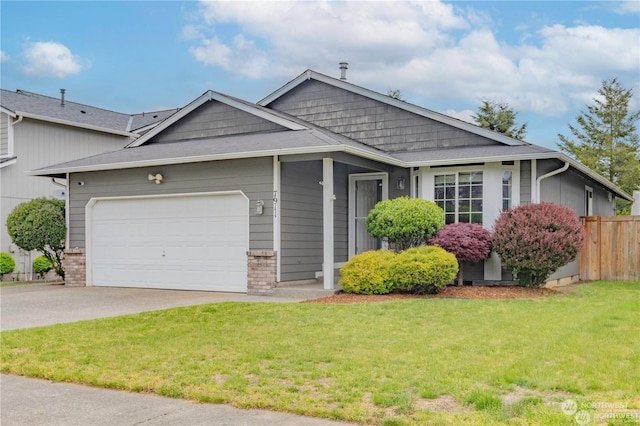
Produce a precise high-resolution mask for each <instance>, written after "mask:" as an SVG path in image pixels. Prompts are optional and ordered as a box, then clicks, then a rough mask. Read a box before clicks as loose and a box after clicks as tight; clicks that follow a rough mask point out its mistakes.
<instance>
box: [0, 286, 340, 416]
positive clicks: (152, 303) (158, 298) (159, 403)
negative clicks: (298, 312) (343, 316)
mask: <svg viewBox="0 0 640 426" xmlns="http://www.w3.org/2000/svg"><path fill="white" fill-rule="evenodd" d="M301 300H303V299H300V298H289V297H265V296H248V295H246V294H240V293H213V292H200V291H173V290H147V289H135V288H105V287H76V288H71V287H64V286H61V285H40V284H37V285H28V286H17V287H2V288H0V311H1V312H0V330H2V331H5V330H13V329H19V328H28V327H37V326H45V325H51V324H58V323H66V322H75V321H81V320H88V319H94V318H104V317H113V316H119V315H125V314H133V313H138V312H145V311H154V310H160V309H168V308H173V307H179V306H191V305H201V304H205V303H218V302H226V301H237V302H267V303H269V302H280V303H282V302H299V301H301ZM0 424H1V425H2V426H22V425H24V426H27V425H28V426H35V425H47V426H57V425H61V426H62V425H64V426H72V425H82V426H88V425H91V426H101V425H105V426H133V425H181V426H182V425H185V426H192V425H193V426H195V425H216V426H218V425H220V426H222V425H229V426H235V425H238V426H262V425H264V426H267V425H268V426H271V425H283V426H289V425H291V426H293V425H296V426H297V425H300V426H332V425H333V426H335V425H346V424H347V423H337V422H332V421H329V420H322V419H315V418H309V417H302V416H295V415H291V414H284V413H277V412H273V411H267V410H241V409H237V408H232V407H229V406H226V405H214V404H196V403H193V402H190V401H185V400H179V399H171V398H164V397H161V396H156V395H150V394H138V393H129V392H122V391H114V390H108V389H100V388H92V387H88V386H82V385H75V384H69V383H52V382H50V381H46V380H37V379H30V378H25V377H18V376H11V375H0Z"/></svg>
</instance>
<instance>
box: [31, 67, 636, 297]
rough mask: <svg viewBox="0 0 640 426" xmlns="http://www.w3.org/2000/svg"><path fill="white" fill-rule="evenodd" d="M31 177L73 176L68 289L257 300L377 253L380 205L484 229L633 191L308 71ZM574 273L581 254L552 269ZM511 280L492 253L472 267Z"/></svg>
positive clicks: (189, 110)
mask: <svg viewBox="0 0 640 426" xmlns="http://www.w3.org/2000/svg"><path fill="white" fill-rule="evenodd" d="M31 174H33V175H36V176H49V177H56V178H64V179H66V182H67V186H68V191H67V193H68V202H67V213H68V214H67V218H68V219H67V220H68V229H69V231H68V232H69V235H68V239H67V245H68V250H67V262H68V264H67V265H68V271H67V274H69V277H68V283H70V284H76V285H83V284H85V283H86V285H94V286H131V287H150V288H171V289H193V290H213V291H234V292H247V291H248V292H250V293H258V294H269V293H270V292H271V289H272V288H273V287H274V286H276V285H278V283H282V282H288V281H299V280H309V279H317V278H320V277H322V278H323V280H324V287H325V288H326V289H331V288H333V287H334V274H335V270H336V269H337V268H338V267H339V266H340V265H342V264H343V263H344V262H346V261H347V260H348V259H349V258H350V257H351V256H353V255H354V254H356V253H360V252H362V251H365V250H370V249H375V248H378V247H380V242H379V241H377V240H376V239H373V238H371V237H369V236H368V235H367V232H366V229H365V224H364V220H365V218H366V216H367V213H368V212H369V210H370V209H371V208H372V207H373V205H374V204H375V203H376V202H378V201H380V200H383V199H387V198H394V197H398V196H410V197H421V198H424V199H427V200H433V201H435V202H436V203H438V204H439V205H440V206H442V207H443V208H444V210H445V215H446V220H447V222H449V223H450V222H456V221H465V222H478V223H482V224H483V225H484V227H485V228H487V229H491V228H492V226H493V223H494V221H495V219H496V218H497V216H498V215H499V213H500V211H501V210H502V209H505V208H508V207H511V206H516V205H520V204H526V203H535V202H539V201H549V202H555V203H560V204H564V205H567V206H570V207H571V208H573V209H574V210H575V211H576V212H577V213H578V214H579V215H613V214H614V204H613V202H614V198H615V197H622V198H624V199H627V200H631V199H632V198H631V196H630V195H629V194H626V193H625V192H623V191H622V190H621V189H619V188H617V187H616V186H615V185H613V184H612V183H611V182H609V181H608V180H606V179H605V178H603V177H602V176H600V175H598V174H596V173H595V172H593V171H592V170H590V169H588V168H587V167H585V166H584V165H582V164H580V163H578V162H576V161H575V160H573V159H570V158H568V157H566V156H565V155H564V154H561V153H559V152H557V151H554V150H551V149H547V148H543V147H540V146H536V145H533V144H530V143H527V142H523V141H520V140H516V139H512V138H510V137H507V136H505V135H503V134H500V133H496V132H493V131H490V130H487V129H483V128H480V127H478V126H475V125H473V124H469V123H466V122H464V121H460V120H457V119H454V118H451V117H448V116H446V115H442V114H439V113H436V112H434V111H430V110H428V109H425V108H422V107H419V106H416V105H412V104H410V103H407V102H404V101H402V100H398V99H394V98H391V97H389V96H386V95H383V94H380V93H376V92H373V91H371V90H368V89H365V88H363V87H360V86H357V85H353V84H351V83H348V82H347V81H345V80H343V79H335V78H331V77H328V76H326V75H323V74H320V73H317V72H314V71H311V70H308V71H305V72H304V73H302V74H301V75H300V76H298V77H297V78H295V79H294V80H292V81H290V82H289V83H287V84H285V85H284V86H283V87H281V88H280V89H278V90H277V91H275V92H273V93H272V94H271V95H269V96H267V97H266V98H264V99H263V100H261V101H260V102H258V103H257V104H254V103H249V102H245V101H243V100H240V99H237V98H234V97H231V96H226V95H223V94H221V93H217V92H213V91H207V92H205V93H204V94H203V95H202V96H200V97H199V98H197V99H196V100H194V101H193V102H191V103H190V104H189V105H187V106H186V107H184V108H182V109H181V110H179V111H178V112H176V113H175V114H173V115H172V116H170V117H169V118H167V119H166V120H164V121H163V122H162V123H160V124H159V125H157V126H156V127H154V128H153V129H151V130H150V131H148V132H147V133H145V134H144V135H143V136H141V137H139V138H138V139H136V140H135V141H134V142H132V143H131V144H130V145H129V146H127V147H126V148H124V149H120V150H117V151H114V152H110V153H106V154H100V155H95V156H92V157H88V158H84V159H80V160H75V161H70V162H67V163H63V164H58V165H54V166H50V167H45V168H41V169H38V170H35V171H32V172H31ZM85 265H86V268H85ZM85 274H86V275H85ZM577 275H578V266H577V264H576V262H574V263H572V264H570V265H567V266H566V267H564V268H562V269H561V270H560V271H558V272H557V273H556V274H555V275H554V276H553V278H554V279H562V280H573V279H575V278H576V277H577ZM508 276H509V272H508V271H504V270H503V269H502V268H501V265H500V260H499V258H498V257H497V256H495V255H494V256H493V257H492V258H490V259H489V260H487V261H486V262H485V263H484V265H482V264H480V265H477V267H476V268H475V269H474V270H473V271H467V270H465V278H467V279H469V280H479V281H480V280H482V281H483V280H490V281H496V280H498V281H499V280H503V279H505V277H508Z"/></svg>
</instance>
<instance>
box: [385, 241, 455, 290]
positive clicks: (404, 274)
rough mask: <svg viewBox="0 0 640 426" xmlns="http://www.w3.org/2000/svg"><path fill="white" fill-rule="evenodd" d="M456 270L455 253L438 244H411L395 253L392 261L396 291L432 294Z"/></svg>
mask: <svg viewBox="0 0 640 426" xmlns="http://www.w3.org/2000/svg"><path fill="white" fill-rule="evenodd" d="M457 274H458V261H457V260H456V257H455V256H454V255H453V254H452V253H449V252H448V251H446V250H445V249H443V248H440V247H437V246H422V247H414V248H410V249H408V250H405V251H403V252H401V253H400V254H398V255H397V256H396V257H395V258H394V259H393V262H392V264H391V281H392V282H393V286H394V287H393V290H395V291H397V292H407V293H417V294H425V293H426V294H433V293H437V292H438V291H440V289H441V288H442V287H444V286H445V285H447V283H449V282H451V281H452V280H453V279H454V278H455V277H456V275H457Z"/></svg>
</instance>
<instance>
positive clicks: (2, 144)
mask: <svg viewBox="0 0 640 426" xmlns="http://www.w3.org/2000/svg"><path fill="white" fill-rule="evenodd" d="M7 155H9V116H8V115H7V114H4V113H0V157H6V156H7Z"/></svg>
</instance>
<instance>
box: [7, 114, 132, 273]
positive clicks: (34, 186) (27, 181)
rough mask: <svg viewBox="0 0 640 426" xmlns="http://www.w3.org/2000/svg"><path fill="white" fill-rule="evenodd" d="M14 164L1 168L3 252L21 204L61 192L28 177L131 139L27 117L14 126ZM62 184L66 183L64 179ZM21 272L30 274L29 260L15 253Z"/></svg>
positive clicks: (47, 181) (44, 179) (42, 180)
mask: <svg viewBox="0 0 640 426" xmlns="http://www.w3.org/2000/svg"><path fill="white" fill-rule="evenodd" d="M13 138H14V155H15V156H16V157H17V160H16V162H15V163H14V164H11V165H9V166H6V167H3V168H0V204H1V207H0V210H1V218H0V219H1V220H2V230H1V233H0V251H8V250H9V249H10V246H11V239H10V238H9V234H8V233H7V228H6V225H5V224H6V219H7V216H8V215H9V213H10V212H11V211H12V210H13V209H14V208H15V207H16V206H17V205H18V204H20V203H22V202H24V201H28V200H31V199H33V198H38V197H50V196H52V194H53V193H54V191H56V190H59V189H62V188H61V187H60V186H58V185H55V184H53V183H52V182H51V179H50V178H47V177H35V176H28V175H26V174H25V172H26V171H28V170H34V169H38V168H40V167H44V166H48V165H51V164H57V163H62V162H65V161H70V160H73V159H77V158H81V157H87V156H90V155H95V154H98V153H102V152H107V151H113V150H116V149H119V148H122V147H123V146H124V145H126V144H127V143H128V142H129V141H130V140H129V138H128V137H124V136H117V135H111V134H107V133H100V132H94V131H90V130H84V129H80V128H74V127H67V126H62V125H57V124H53V123H46V122H42V121H38V120H32V119H29V118H24V119H23V120H22V122H20V123H18V124H16V125H15V126H14V127H13ZM62 182H64V181H63V180H62ZM14 257H15V258H16V263H17V264H18V265H17V266H18V270H19V271H21V272H24V271H30V270H31V263H30V259H26V260H24V261H23V260H22V259H18V257H19V256H18V254H17V253H14Z"/></svg>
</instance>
